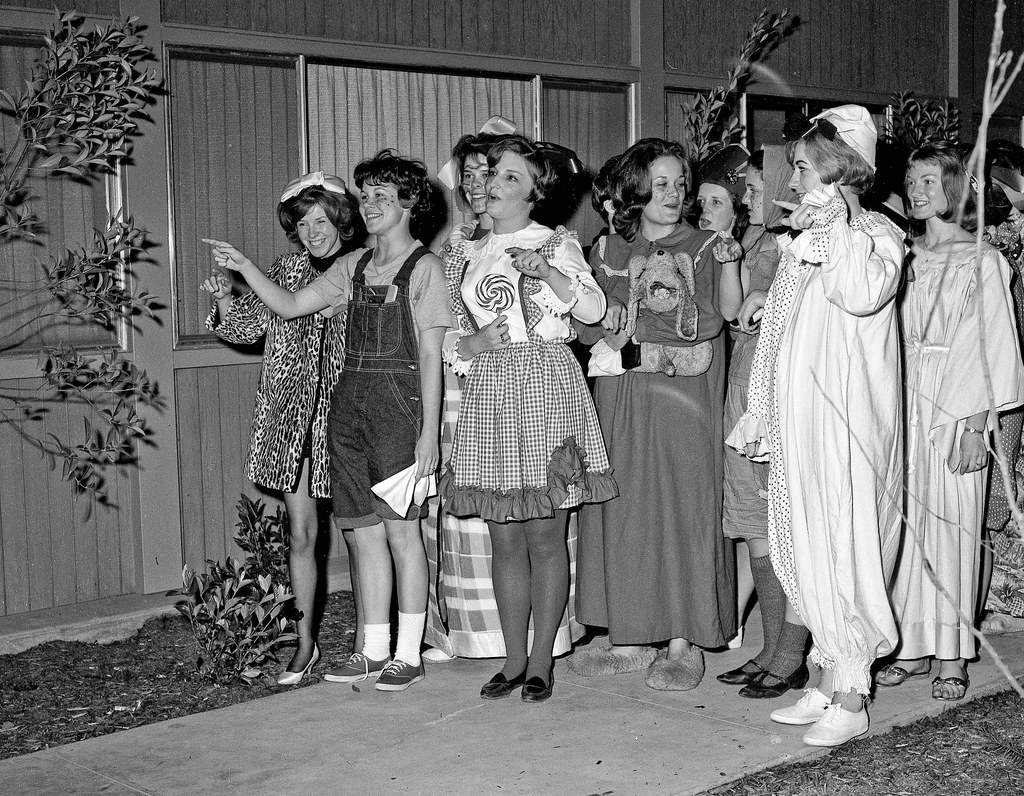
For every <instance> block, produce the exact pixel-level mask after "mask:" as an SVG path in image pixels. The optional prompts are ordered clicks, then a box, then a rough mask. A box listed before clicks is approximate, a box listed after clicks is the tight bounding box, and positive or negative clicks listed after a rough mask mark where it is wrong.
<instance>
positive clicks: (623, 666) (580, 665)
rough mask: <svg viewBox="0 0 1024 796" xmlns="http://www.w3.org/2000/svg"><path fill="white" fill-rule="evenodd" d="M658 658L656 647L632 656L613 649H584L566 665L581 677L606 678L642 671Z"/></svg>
mask: <svg viewBox="0 0 1024 796" xmlns="http://www.w3.org/2000/svg"><path fill="white" fill-rule="evenodd" d="M657 657H658V651H657V650H656V649H654V647H644V648H643V649H641V650H640V651H639V652H637V653H634V654H632V655H619V654H617V653H615V652H612V648H611V647H596V648H595V647H583V648H581V649H579V650H578V651H576V652H574V653H573V654H572V655H570V656H569V657H568V658H567V659H566V663H567V664H568V665H569V669H570V670H571V671H572V672H574V673H576V674H578V675H580V676H581V677H605V676H607V675H612V674H627V673H628V672H639V671H642V670H644V669H646V668H647V667H648V666H650V665H651V664H652V663H654V660H655V658H657Z"/></svg>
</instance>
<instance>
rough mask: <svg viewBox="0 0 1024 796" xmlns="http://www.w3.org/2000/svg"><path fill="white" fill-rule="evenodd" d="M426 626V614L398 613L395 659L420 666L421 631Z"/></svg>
mask: <svg viewBox="0 0 1024 796" xmlns="http://www.w3.org/2000/svg"><path fill="white" fill-rule="evenodd" d="M426 624H427V612H426V611H424V612H423V613H421V614H403V613H402V612H401V611H399V612H398V646H397V647H396V648H395V657H396V658H398V660H400V661H405V662H406V663H411V664H412V665H413V666H419V665H420V646H421V645H422V644H423V629H424V627H426Z"/></svg>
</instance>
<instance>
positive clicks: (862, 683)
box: [807, 645, 874, 696]
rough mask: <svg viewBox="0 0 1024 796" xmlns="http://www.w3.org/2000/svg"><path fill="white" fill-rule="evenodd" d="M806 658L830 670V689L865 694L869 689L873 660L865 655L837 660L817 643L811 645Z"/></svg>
mask: <svg viewBox="0 0 1024 796" xmlns="http://www.w3.org/2000/svg"><path fill="white" fill-rule="evenodd" d="M807 657H808V660H809V661H810V662H811V663H813V664H814V665H815V666H817V667H819V668H821V669H827V670H829V671H831V672H832V690H833V691H837V692H839V693H841V694H846V693H849V692H850V691H856V692H857V693H858V694H863V695H865V696H867V695H868V694H869V693H870V691H871V666H872V664H873V663H874V661H873V660H868V659H867V657H865V656H861V655H858V656H855V657H854V658H852V659H843V660H839V659H836V658H830V657H829V656H828V655H826V654H825V653H824V652H822V650H821V649H820V648H818V646H817V645H813V646H812V647H811V652H810V654H809V655H808V656H807Z"/></svg>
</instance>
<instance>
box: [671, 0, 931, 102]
mask: <svg viewBox="0 0 1024 796" xmlns="http://www.w3.org/2000/svg"><path fill="white" fill-rule="evenodd" d="M664 2H665V71H666V73H669V74H670V75H671V74H673V73H674V74H677V75H680V76H682V75H692V76H699V77H705V78H710V79H713V80H722V79H724V77H725V75H726V73H727V72H728V70H729V68H731V66H732V64H733V62H734V61H735V59H736V56H737V54H738V53H739V49H740V46H741V45H742V43H743V39H744V37H745V35H746V32H747V30H748V29H749V28H750V26H751V25H752V24H753V22H754V20H755V19H756V18H757V15H758V13H760V11H761V9H762V8H764V7H765V3H764V0H729V2H728V3H708V2H706V0H664ZM724 6H728V9H729V10H728V14H726V13H725V12H724V10H723V7H724ZM783 6H786V7H788V8H789V11H790V13H791V14H792V15H793V16H796V17H799V19H800V27H799V28H798V29H797V31H796V32H795V33H794V34H793V35H792V36H790V37H788V38H787V39H786V40H785V41H784V42H783V43H782V44H781V46H780V47H779V48H778V49H777V50H776V51H775V52H774V53H773V54H772V55H771V57H770V58H769V60H768V62H767V64H766V65H767V66H768V67H769V68H770V69H771V71H772V72H773V73H774V74H775V75H777V82H776V79H773V78H772V77H771V76H770V75H768V74H767V73H766V74H763V75H762V77H761V79H760V83H761V84H762V85H765V84H770V83H775V85H774V86H773V87H772V88H773V89H774V92H775V93H778V92H782V93H785V92H786V90H787V87H795V88H793V90H794V91H795V92H796V93H797V94H799V91H800V88H802V87H816V88H820V89H834V88H835V87H839V86H841V87H842V88H843V89H844V90H847V91H863V92H879V93H882V94H890V93H892V92H894V91H900V90H905V91H914V92H915V93H916V94H918V95H919V96H946V95H948V93H949V89H948V80H949V77H948V72H949V57H948V53H949V35H948V31H949V4H948V2H947V0H857V2H844V3H831V2H821V0H788V1H787V2H786V3H780V4H779V6H778V7H779V8H780V9H781V7H783ZM697 42H707V43H710V44H711V46H694V44H695V43H697ZM697 87H699V86H694V88H697ZM752 90H753V91H754V92H755V93H756V92H757V91H758V87H757V85H755V86H754V87H753V88H752Z"/></svg>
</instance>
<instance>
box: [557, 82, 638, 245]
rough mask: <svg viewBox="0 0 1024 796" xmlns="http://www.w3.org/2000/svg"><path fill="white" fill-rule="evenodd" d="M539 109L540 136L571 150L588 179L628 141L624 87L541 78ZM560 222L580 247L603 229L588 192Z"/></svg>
mask: <svg viewBox="0 0 1024 796" xmlns="http://www.w3.org/2000/svg"><path fill="white" fill-rule="evenodd" d="M541 108H542V112H541V120H542V121H541V127H542V129H541V138H542V139H544V140H546V141H554V142H556V143H559V144H562V145H563V146H567V147H569V148H570V149H572V150H573V151H574V152H576V154H577V155H579V157H580V160H582V161H583V165H584V166H585V167H586V169H587V171H588V172H589V173H590V174H591V175H594V174H597V172H598V170H599V169H600V168H601V166H602V165H604V162H605V161H606V160H607V159H608V158H610V157H611V156H612V155H617V154H619V153H621V152H623V151H624V150H625V149H626V146H627V145H628V143H629V94H628V92H627V90H626V89H625V88H624V87H619V86H586V85H583V86H581V85H578V84H572V83H562V82H556V81H547V80H545V81H544V86H543V94H542V99H541ZM564 223H565V225H566V226H567V227H569V228H570V229H574V230H576V231H577V232H578V233H579V236H580V244H581V245H583V246H588V245H589V244H590V243H591V241H592V240H593V239H594V237H595V236H596V235H597V233H598V232H599V231H600V230H601V228H602V227H604V226H605V221H604V219H603V218H601V217H600V216H598V214H597V213H595V212H594V208H593V207H592V206H591V203H590V195H589V193H587V194H586V195H584V196H582V197H581V199H580V204H579V207H578V208H577V209H576V212H575V214H574V215H573V217H572V218H571V219H569V220H567V221H566V222H564Z"/></svg>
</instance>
